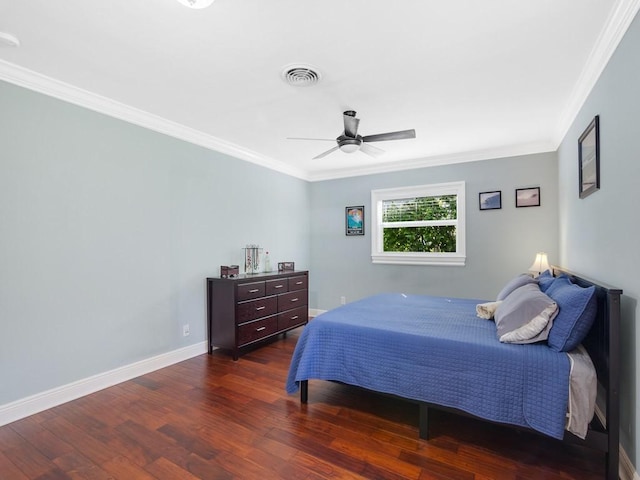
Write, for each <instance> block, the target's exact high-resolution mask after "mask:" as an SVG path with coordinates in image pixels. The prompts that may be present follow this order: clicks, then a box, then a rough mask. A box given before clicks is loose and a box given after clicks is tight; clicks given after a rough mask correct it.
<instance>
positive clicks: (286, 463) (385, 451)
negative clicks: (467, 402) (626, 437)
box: [0, 331, 604, 480]
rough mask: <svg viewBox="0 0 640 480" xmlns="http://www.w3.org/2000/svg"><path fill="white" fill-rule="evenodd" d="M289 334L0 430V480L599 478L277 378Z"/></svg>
mask: <svg viewBox="0 0 640 480" xmlns="http://www.w3.org/2000/svg"><path fill="white" fill-rule="evenodd" d="M298 333H299V332H298V331H294V332H291V333H290V334H289V335H288V336H287V337H286V338H284V339H282V338H280V339H278V340H276V341H275V342H273V343H270V344H268V345H266V346H264V347H262V348H260V349H256V350H254V351H253V352H250V353H248V354H246V355H245V356H243V357H241V358H240V360H238V361H237V362H234V361H232V360H231V358H230V357H228V356H226V355H225V354H223V353H221V352H214V354H213V355H206V354H205V355H201V356H199V357H196V358H193V359H191V360H188V361H185V362H182V363H179V364H176V365H173V366H171V367H168V368H165V369H162V370H159V371H156V372H153V373H151V374H148V375H144V376H142V377H139V378H136V379H134V380H131V381H128V382H125V383H122V384H119V385H117V386H114V387H111V388H108V389H106V390H103V391H100V392H98V393H95V394H93V395H89V396H86V397H84V398H81V399H79V400H76V401H73V402H69V403H67V404H64V405H61V406H59V407H56V408H52V409H51V410H47V411H45V412H42V413H39V414H37V415H33V416H31V417H29V418H26V419H23V420H20V421H17V422H14V423H12V424H10V425H6V426H4V427H1V428H0V478H1V479H2V480H25V479H38V480H57V479H121V480H131V479H179V480H189V479H216V480H218V479H243V480H244V479H247V480H251V479H260V480H267V479H277V478H283V479H293V480H302V479H308V480H314V479H316V480H320V479H337V478H346V479H363V478H365V479H422V480H426V479H443V480H444V479H447V480H457V479H460V480H463V479H476V480H481V479H482V480H486V479H513V480H521V479H549V480H560V479H563V480H567V479H580V480H591V479H593V480H595V479H601V478H603V477H604V459H603V455H602V454H600V453H597V452H593V451H590V450H588V449H583V448H581V447H576V446H568V445H564V444H562V443H560V442H558V441H556V440H553V439H548V438H544V437H541V436H538V435H534V434H530V433H524V432H516V431H514V430H511V429H508V428H504V427H501V426H497V425H491V424H488V423H484V422H480V421H476V420H473V419H469V418H463V417H459V416H456V415H453V414H447V413H438V414H434V415H432V416H431V417H430V418H431V420H432V422H433V423H432V433H433V437H434V438H433V439H432V440H430V441H428V442H426V441H423V440H419V439H418V429H417V424H418V408H417V406H415V405H413V404H411V403H409V402H404V401H401V400H398V399H394V398H389V397H385V396H379V395H373V394H371V393H367V392H364V391H361V390H358V389H354V388H352V387H348V386H344V385H339V384H334V383H330V382H321V381H311V382H309V404H308V405H301V404H300V402H299V398H298V396H288V395H287V394H286V393H285V391H284V382H285V378H286V375H287V369H288V366H289V359H290V357H291V354H292V351H293V348H294V346H295V343H296V340H297V338H298Z"/></svg>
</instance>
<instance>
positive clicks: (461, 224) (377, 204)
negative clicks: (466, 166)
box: [371, 182, 467, 266]
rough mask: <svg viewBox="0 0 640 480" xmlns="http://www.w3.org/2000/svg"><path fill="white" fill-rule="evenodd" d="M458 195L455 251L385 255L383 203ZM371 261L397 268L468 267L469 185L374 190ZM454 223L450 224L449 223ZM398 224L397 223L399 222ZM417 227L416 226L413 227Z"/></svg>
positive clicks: (443, 184)
mask: <svg viewBox="0 0 640 480" xmlns="http://www.w3.org/2000/svg"><path fill="white" fill-rule="evenodd" d="M441 195H456V199H457V215H458V218H457V219H456V220H455V221H454V222H453V224H455V226H456V251H455V252H385V251H384V250H383V248H384V246H383V239H382V238H383V237H382V234H383V231H384V224H383V222H382V202H383V201H385V200H398V199H403V198H412V197H435V196H441ZM371 209H372V215H371V218H372V222H371V224H372V225H371V260H372V262H373V263H388V264H396V265H452V266H464V264H465V261H466V258H467V257H466V240H465V238H466V234H465V182H449V183H437V184H431V185H416V186H411V187H399V188H385V189H380V190H372V191H371ZM445 223H446V224H447V225H450V224H452V223H451V222H450V221H447V222H445ZM438 224H440V225H442V224H443V222H441V221H429V222H425V225H429V226H431V225H438ZM396 225H397V223H396ZM413 226H415V224H413Z"/></svg>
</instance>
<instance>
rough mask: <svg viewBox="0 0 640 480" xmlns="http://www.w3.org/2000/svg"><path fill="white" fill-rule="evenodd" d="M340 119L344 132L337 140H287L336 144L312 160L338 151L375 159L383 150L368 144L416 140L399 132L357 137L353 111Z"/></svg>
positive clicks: (408, 132) (413, 135)
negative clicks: (342, 122) (362, 154)
mask: <svg viewBox="0 0 640 480" xmlns="http://www.w3.org/2000/svg"><path fill="white" fill-rule="evenodd" d="M342 118H343V120H344V132H343V133H342V135H340V136H339V137H338V138H336V139H335V140H334V139H329V138H298V137H288V140H321V141H328V142H336V143H337V145H336V146H335V147H333V148H332V149H330V150H327V151H326V152H323V153H321V154H320V155H317V156H315V157H313V160H316V159H318V158H322V157H326V156H327V155H329V154H330V153H332V152H335V151H336V150H338V149H340V150H342V151H343V152H344V153H353V152H355V151H357V150H360V151H361V152H362V153H366V154H367V155H369V156H371V157H377V156H379V155H382V154H383V153H384V150H382V149H380V148H378V147H374V146H373V145H369V143H370V142H384V141H386V140H404V139H406V138H416V131H415V130H414V129H411V130H401V131H399V132H388V133H378V134H376V135H365V136H364V137H363V136H361V135H358V124H359V123H360V119H359V118H356V112H355V111H354V110H347V111H346V112H344V113H343V115H342Z"/></svg>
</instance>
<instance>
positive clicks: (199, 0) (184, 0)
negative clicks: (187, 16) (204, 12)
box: [178, 0, 213, 8]
mask: <svg viewBox="0 0 640 480" xmlns="http://www.w3.org/2000/svg"><path fill="white" fill-rule="evenodd" d="M178 1H179V2H180V3H181V4H182V5H185V6H187V7H189V8H207V7H208V6H209V5H211V4H212V3H213V0H178Z"/></svg>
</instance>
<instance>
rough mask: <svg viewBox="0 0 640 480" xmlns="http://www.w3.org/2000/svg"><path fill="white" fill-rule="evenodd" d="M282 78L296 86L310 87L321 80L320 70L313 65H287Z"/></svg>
mask: <svg viewBox="0 0 640 480" xmlns="http://www.w3.org/2000/svg"><path fill="white" fill-rule="evenodd" d="M282 78H283V79H284V81H285V82H287V83H288V84H289V85H291V86H294V87H310V86H312V85H315V84H316V83H318V82H319V81H320V78H321V76H320V72H318V70H317V69H316V68H315V67H312V66H311V65H287V66H286V67H285V68H284V70H282Z"/></svg>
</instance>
